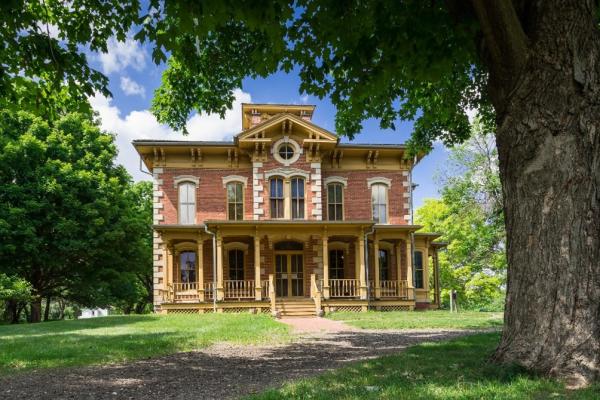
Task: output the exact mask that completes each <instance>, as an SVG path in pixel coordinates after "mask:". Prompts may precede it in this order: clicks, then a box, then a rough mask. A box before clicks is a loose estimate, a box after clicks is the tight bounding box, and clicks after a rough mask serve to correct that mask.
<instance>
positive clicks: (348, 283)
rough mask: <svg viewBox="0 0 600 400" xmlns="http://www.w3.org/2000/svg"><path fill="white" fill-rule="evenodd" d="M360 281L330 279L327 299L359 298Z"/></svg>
mask: <svg viewBox="0 0 600 400" xmlns="http://www.w3.org/2000/svg"><path fill="white" fill-rule="evenodd" d="M359 296H360V281H359V280H358V279H330V280H329V297H359Z"/></svg>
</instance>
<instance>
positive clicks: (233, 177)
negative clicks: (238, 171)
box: [223, 175, 248, 188]
mask: <svg viewBox="0 0 600 400" xmlns="http://www.w3.org/2000/svg"><path fill="white" fill-rule="evenodd" d="M231 182H240V183H242V184H243V185H244V188H246V186H247V185H248V178H247V177H245V176H240V175H227V176H224V177H223V187H224V188H226V187H227V184H228V183H231Z"/></svg>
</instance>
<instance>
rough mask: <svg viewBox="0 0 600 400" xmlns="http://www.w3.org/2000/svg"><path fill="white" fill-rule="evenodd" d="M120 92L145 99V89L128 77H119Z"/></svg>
mask: <svg viewBox="0 0 600 400" xmlns="http://www.w3.org/2000/svg"><path fill="white" fill-rule="evenodd" d="M121 90H122V91H123V93H125V94H126V95H128V96H135V95H138V96H142V97H146V88H144V87H143V86H142V85H140V84H139V83H137V82H136V81H134V80H133V79H131V78H130V77H128V76H122V77H121Z"/></svg>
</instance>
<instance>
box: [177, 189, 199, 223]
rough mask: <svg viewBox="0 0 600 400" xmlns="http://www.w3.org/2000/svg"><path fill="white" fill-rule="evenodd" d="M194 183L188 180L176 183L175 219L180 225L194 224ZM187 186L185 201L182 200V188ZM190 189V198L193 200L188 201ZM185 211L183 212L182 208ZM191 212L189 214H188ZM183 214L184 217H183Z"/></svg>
mask: <svg viewBox="0 0 600 400" xmlns="http://www.w3.org/2000/svg"><path fill="white" fill-rule="evenodd" d="M196 187H197V185H196V183H195V182H190V181H189V180H184V181H180V182H179V183H178V184H177V221H178V222H179V224H180V225H194V224H196V210H197V208H196ZM183 188H187V192H186V195H187V196H186V197H187V201H186V202H183V201H182V189H183ZM190 191H191V198H192V199H193V201H191V202H190V201H189V199H190ZM184 206H185V207H186V208H185V212H184V208H183V207H184ZM190 212H191V214H192V215H191V216H190V215H189V214H190ZM184 215H185V217H184Z"/></svg>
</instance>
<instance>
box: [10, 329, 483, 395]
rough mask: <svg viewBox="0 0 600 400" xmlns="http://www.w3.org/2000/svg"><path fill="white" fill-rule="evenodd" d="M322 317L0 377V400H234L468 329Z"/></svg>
mask: <svg viewBox="0 0 600 400" xmlns="http://www.w3.org/2000/svg"><path fill="white" fill-rule="evenodd" d="M290 320H291V321H290ZM326 321H327V322H324V323H325V325H323V324H321V323H319V322H320V321H319V320H317V319H309V318H302V319H291V318H288V319H284V320H283V321H282V322H285V323H288V324H290V325H292V326H293V327H294V330H295V331H296V332H297V333H298V334H299V336H298V338H297V339H296V340H294V341H293V342H292V343H290V344H286V345H277V346H237V345H226V344H219V345H215V346H211V347H209V348H207V349H204V350H201V351H194V352H185V353H176V354H172V355H168V356H164V357H157V358H153V359H147V360H140V361H134V362H128V363H123V364H113V365H105V366H92V367H83V368H81V367H80V368H63V369H52V370H44V371H37V372H30V373H23V374H17V375H14V376H9V377H4V378H0V399H78V400H80V399H144V400H151V399H161V400H164V399H190V398H193V399H236V398H239V397H242V396H244V395H248V394H251V393H256V392H261V391H263V390H265V389H267V388H271V387H277V386H280V385H282V384H283V383H285V382H286V381H289V380H293V379H298V378H303V377H308V376H313V375H317V374H320V373H322V372H324V371H327V370H331V369H334V368H340V367H342V366H344V365H345V364H347V363H349V362H352V361H357V360H363V359H368V358H373V357H378V356H382V355H387V354H393V353H398V352H400V351H402V350H404V349H405V348H407V347H409V346H413V345H415V344H418V343H422V342H431V341H438V340H446V339H450V338H454V337H458V336H464V335H467V334H469V333H472V331H471V332H470V331H464V330H463V331H459V330H427V331H366V330H358V329H353V328H350V327H347V326H345V325H344V324H343V323H340V322H335V321H329V320H326ZM328 322H333V324H329V323H328ZM344 328H346V329H344Z"/></svg>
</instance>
